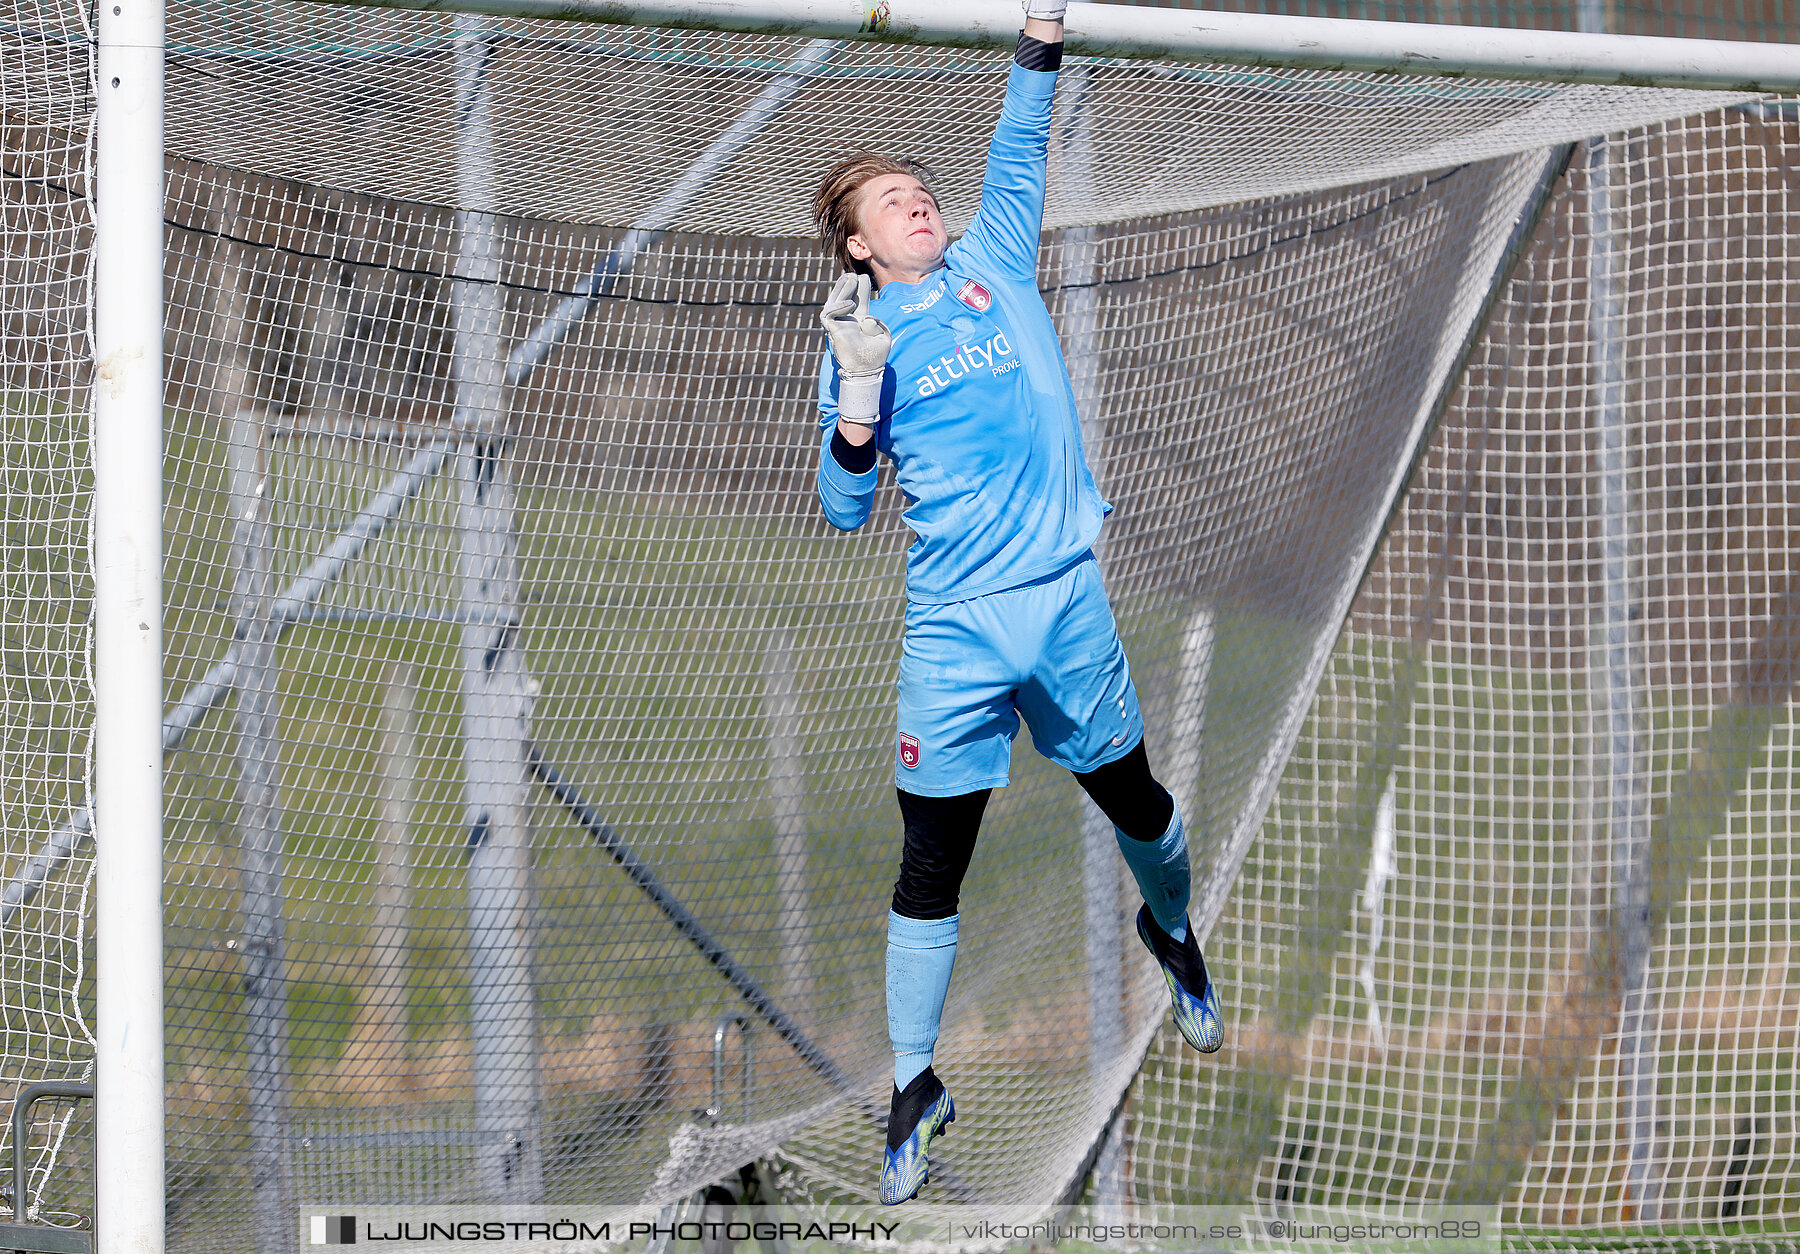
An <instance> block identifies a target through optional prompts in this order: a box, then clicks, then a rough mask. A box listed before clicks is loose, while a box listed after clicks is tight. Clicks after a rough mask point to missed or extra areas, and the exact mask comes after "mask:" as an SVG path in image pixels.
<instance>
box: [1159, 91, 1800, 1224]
mask: <svg viewBox="0 0 1800 1254" xmlns="http://www.w3.org/2000/svg"><path fill="white" fill-rule="evenodd" d="M1797 139H1800V136H1796V134H1795V129H1794V126H1793V124H1792V123H1791V122H1789V121H1784V120H1780V119H1778V118H1764V117H1759V116H1755V115H1751V116H1746V115H1744V114H1743V113H1738V112H1733V113H1726V114H1723V115H1720V114H1714V115H1710V116H1707V117H1705V118H1701V119H1695V120H1692V121H1688V122H1682V123H1675V124H1670V125H1666V126H1659V127H1654V128H1649V129H1647V130H1645V131H1641V132H1635V133H1632V134H1629V135H1625V136H1615V137H1613V139H1612V140H1611V142H1610V143H1608V144H1606V145H1605V146H1604V148H1603V149H1602V150H1601V151H1600V152H1599V153H1598V154H1596V153H1592V152H1590V153H1589V154H1587V155H1586V156H1584V157H1582V158H1578V159H1577V161H1576V162H1575V164H1574V166H1573V168H1572V169H1571V171H1570V174H1569V178H1568V181H1567V184H1566V186H1565V188H1564V190H1563V191H1562V192H1561V194H1560V195H1559V196H1558V197H1557V199H1556V201H1555V203H1554V204H1553V206H1552V208H1551V211H1550V213H1549V214H1548V215H1547V216H1546V218H1545V221H1544V223H1543V225H1542V227H1541V228H1540V230H1539V232H1538V235H1537V238H1536V239H1535V240H1534V242H1533V246H1532V250H1531V253H1530V255H1529V256H1528V258H1527V260H1526V262H1525V264H1524V265H1523V267H1522V268H1521V270H1520V272H1519V274H1518V275H1517V276H1516V277H1515V279H1514V280H1513V282H1512V283H1511V285H1510V287H1509V288H1508V290H1507V293H1506V298H1505V300H1504V301H1503V303H1502V304H1501V305H1500V306H1499V307H1498V309H1497V310H1496V312H1495V315H1494V317H1493V319H1492V321H1491V323H1490V325H1489V327H1488V329H1487V331H1486V334H1485V336H1484V339H1483V343H1482V345H1481V347H1480V349H1479V350H1478V352H1477V354H1476V355H1475V357H1474V359H1473V360H1472V362H1471V364H1470V369H1469V372H1468V375H1467V377H1466V379H1465V381H1464V383H1463V384H1462V387H1461V389H1460V391H1459V393H1458V396H1457V399H1456V401H1455V403H1454V404H1453V406H1452V407H1451V409H1450V411H1449V413H1448V414H1447V416H1446V418H1445V421H1444V423H1443V425H1442V427H1441V428H1440V429H1439V431H1438V433H1437V434H1436V436H1435V438H1434V440H1433V443H1432V448H1431V450H1430V452H1429V454H1428V455H1427V458H1426V459H1425V461H1424V463H1423V464H1422V465H1421V467H1420V468H1419V471H1418V472H1417V474H1416V476H1415V478H1414V480H1413V483H1412V486H1411V489H1410V490H1409V492H1408V494H1407V497H1406V501H1405V505H1404V507H1403V509H1402V510H1401V512H1400V514H1399V515H1398V516H1397V518H1396V519H1395V520H1394V523H1393V524H1392V526H1391V527H1390V528H1389V531H1388V535H1387V537H1386V539H1385V541H1384V543H1383V548H1382V552H1381V555H1380V557H1379V559H1378V560H1377V562H1376V564H1375V566H1374V568H1373V569H1372V571H1371V573H1370V577H1369V579H1368V581H1367V582H1366V584H1365V585H1364V588H1363V590H1362V592H1361V594H1360V597H1359V599H1358V602H1357V605H1356V608H1355V611H1354V613H1353V615H1352V617H1351V619H1350V621H1349V624H1348V626H1347V627H1346V630H1345V632H1344V633H1343V635H1342V636H1341V637H1340V638H1339V640H1338V642H1337V645H1336V649H1335V652H1334V655H1333V658H1332V663H1331V666H1330V668H1329V669H1328V671H1327V673H1326V676H1325V678H1324V680H1323V682H1322V683H1321V686H1320V688H1319V692H1318V695H1317V697H1316V698H1315V701H1314V704H1313V708H1312V711H1311V713H1310V714H1309V718H1308V725H1307V728H1306V730H1305V732H1304V733H1303V734H1302V736H1301V737H1300V740H1299V742H1298V744H1297V746H1296V749H1295V753H1294V756H1293V758H1292V759H1291V760H1290V761H1289V764H1288V767H1287V771H1286V774H1285V776H1284V779H1283V782H1282V787H1281V790H1280V793H1279V795H1278V797H1277V800H1276V801H1275V803H1274V805H1273V806H1272V807H1271V810H1270V814H1269V817H1268V819H1267V821H1266V822H1265V825H1264V827H1263V831H1262V834H1261V837H1260V839H1259V840H1258V842H1257V843H1256V845H1255V847H1254V849H1253V851H1252V853H1251V855H1250V857H1249V858H1248V859H1247V861H1246V863H1245V866H1244V871H1243V874H1242V876H1241V878H1240V880H1239V882H1238V883H1237V885H1236V886H1235V887H1234V895H1233V898H1232V900H1231V902H1230V903H1229V904H1228V905H1227V907H1226V909H1225V912H1224V914H1223V916H1222V917H1221V920H1220V923H1219V926H1218V930H1217V931H1216V932H1215V937H1216V940H1215V944H1217V945H1218V946H1219V948H1220V950H1221V952H1222V953H1224V954H1229V955H1231V956H1232V957H1231V958H1230V959H1228V961H1234V962H1235V963H1237V964H1239V965H1238V966H1237V968H1236V969H1237V970H1238V971H1239V972H1240V973H1241V976H1240V978H1241V979H1242V981H1243V992H1242V994H1241V996H1240V997H1239V998H1238V1000H1237V1001H1236V1002H1235V1004H1234V1007H1233V1011H1232V1013H1233V1015H1234V1016H1235V1017H1236V1019H1237V1031H1236V1032H1235V1033H1234V1034H1232V1035H1230V1036H1228V1044H1227V1047H1226V1048H1227V1051H1232V1050H1234V1049H1235V1053H1233V1054H1231V1058H1230V1060H1229V1061H1228V1062H1227V1064H1226V1066H1225V1067H1224V1068H1209V1067H1196V1066H1194V1065H1193V1063H1192V1060H1191V1056H1189V1057H1184V1056H1183V1055H1182V1052H1181V1049H1180V1047H1179V1044H1178V1042H1176V1041H1175V1040H1173V1039H1172V1035H1171V1034H1168V1033H1164V1034H1161V1035H1159V1036H1158V1038H1157V1040H1156V1041H1155V1042H1154V1043H1153V1045H1152V1048H1151V1050H1150V1053H1149V1056H1148V1058H1147V1061H1146V1064H1145V1067H1144V1069H1143V1071H1142V1072H1141V1074H1140V1075H1139V1077H1138V1079H1137V1080H1136V1082H1135V1084H1134V1087H1133V1091H1132V1095H1131V1098H1130V1099H1129V1108H1130V1113H1129V1115H1128V1116H1127V1121H1126V1122H1127V1128H1128V1131H1127V1133H1126V1136H1125V1139H1126V1141H1127V1143H1128V1145H1129V1146H1130V1149H1129V1151H1128V1154H1127V1157H1128V1160H1129V1162H1128V1166H1127V1168H1126V1173H1125V1174H1126V1178H1127V1183H1126V1186H1125V1188H1126V1192H1127V1194H1128V1195H1129V1196H1132V1197H1135V1198H1137V1199H1138V1200H1140V1201H1141V1202H1144V1203H1152V1204H1154V1203H1160V1204H1163V1205H1167V1204H1169V1203H1172V1202H1179V1201H1192V1200H1196V1199H1199V1198H1202V1197H1205V1198H1211V1197H1216V1196H1221V1195H1224V1196H1233V1197H1241V1198H1245V1199H1253V1200H1256V1201H1258V1202H1261V1203H1267V1204H1274V1203H1304V1202H1320V1201H1324V1200H1327V1199H1330V1200H1332V1201H1349V1202H1378V1201H1418V1200H1431V1201H1466V1202H1481V1203H1491V1202H1499V1203H1502V1204H1503V1207H1504V1210H1503V1214H1504V1216H1505V1218H1506V1219H1507V1220H1508V1221H1509V1222H1510V1223H1514V1224H1517V1225H1518V1226H1519V1233H1520V1235H1521V1236H1524V1237H1528V1238H1530V1237H1535V1238H1536V1241H1535V1242H1534V1243H1537V1242H1542V1243H1556V1242H1558V1241H1563V1242H1566V1241H1568V1240H1569V1239H1571V1234H1575V1235H1576V1236H1577V1237H1582V1236H1585V1237H1586V1238H1588V1239H1598V1238H1599V1237H1600V1235H1601V1234H1602V1233H1604V1232H1606V1231H1608V1230H1612V1231H1613V1232H1615V1233H1618V1234H1621V1235H1622V1234H1625V1233H1634V1234H1638V1235H1639V1236H1640V1240H1641V1242H1642V1243H1643V1244H1646V1245H1648V1244H1652V1243H1653V1242H1652V1240H1651V1237H1652V1236H1653V1234H1655V1233H1656V1232H1658V1231H1664V1230H1667V1231H1670V1232H1671V1233H1682V1234H1683V1237H1682V1239H1685V1240H1689V1241H1691V1240H1692V1239H1694V1238H1695V1237H1697V1236H1704V1235H1707V1234H1711V1235H1713V1236H1719V1235H1732V1234H1736V1235H1740V1236H1752V1235H1754V1233H1755V1232H1756V1231H1758V1225H1759V1224H1766V1225H1772V1226H1773V1228H1774V1230H1776V1231H1780V1230H1782V1229H1783V1228H1784V1227H1785V1226H1786V1225H1791V1223H1792V1222H1793V1220H1792V1216H1793V1214H1794V1211H1795V1198H1796V1182H1795V1179H1794V1177H1793V1174H1792V1163H1793V1161H1794V1160H1793V1154H1794V1131H1795V1128H1794V1114H1793V1104H1792V1097H1791V1093H1790V1091H1789V1089H1790V1086H1789V1085H1788V1083H1787V1081H1786V1079H1785V1077H1786V1076H1787V1075H1788V1074H1789V1073H1790V1072H1791V1069H1792V1067H1793V1065H1794V1054H1793V1042H1794V1039H1795V1038H1794V1025H1795V1015H1796V1008H1797V1003H1796V987H1795V979H1794V975H1793V968H1792V966H1791V963H1790V955H1789V946H1790V941H1789V940H1788V928H1789V923H1788V919H1789V912H1790V906H1789V904H1788V902H1789V899H1790V896H1791V894H1792V892H1793V887H1794V881H1793V878H1792V871H1791V864H1790V862H1789V861H1788V853H1787V849H1788V840H1789V837H1788V835H1787V832H1788V828H1789V826H1790V824H1791V822H1792V818H1791V812H1790V811H1791V803H1790V800H1789V789H1790V787H1791V782H1790V780H1789V770H1790V766H1789V756H1790V750H1789V740H1790V738H1791V729H1790V724H1791V722H1792V718H1793V706H1792V701H1793V684H1794V675H1793V674H1792V673H1791V672H1792V663H1791V653H1792V637H1793V629H1792V625H1791V616H1792V614H1791V607H1790V605H1789V604H1788V601H1787V596H1788V593H1787V588H1788V584H1789V576H1788V574H1787V567H1788V559H1787V558H1786V557H1785V553H1786V551H1787V548H1788V545H1789V544H1790V543H1791V542H1790V540H1789V539H1788V538H1787V537H1788V535H1789V529H1790V525H1791V524H1790V518H1789V513H1788V511H1789V510H1790V509H1791V508H1792V496H1793V490H1794V489H1793V485H1792V482H1791V481H1792V477H1793V465H1794V450H1793V448H1792V445H1791V439H1792V435H1791V432H1790V430H1789V423H1788V420H1787V418H1786V416H1785V415H1786V404H1787V403H1786V400H1785V397H1786V394H1787V392H1788V384H1787V382H1786V373H1787V362H1788V361H1789V359H1790V355H1791V354H1792V353H1793V352H1794V351H1795V349H1796V346H1797V345H1796V341H1795V339H1794V330H1793V327H1792V326H1791V325H1790V319H1789V318H1788V316H1787V310H1788V308H1789V307H1790V303H1791V300H1792V297H1791V295H1790V294H1789V291H1788V285H1789V283H1791V281H1792V280H1791V278H1789V277H1788V276H1789V273H1790V271H1791V262H1790V259H1789V253H1790V251H1791V244H1790V239H1791V232H1792V229H1793V225H1794V223H1793V219H1792V215H1793V213H1794V212H1795V209H1796V206H1795V202H1794V200H1793V197H1792V192H1791V190H1790V188H1789V185H1788V180H1787V177H1786V173H1785V170H1786V168H1787V167H1788V165H1789V163H1790V162H1791V161H1792V159H1793V147H1794V144H1795V143H1796V140H1797ZM1596 161H1603V162H1604V163H1605V164H1603V165H1599V166H1596V164H1595V162H1596ZM1599 171H1604V174H1605V180H1606V184H1607V196H1606V198H1605V204H1606V207H1607V208H1608V209H1610V213H1596V212H1594V210H1595V204H1596V193H1595V183H1596V179H1597V172H1599ZM1596 223H1604V224H1606V226H1605V227H1604V229H1600V230H1596V226H1595V224H1596ZM1596 255H1600V256H1611V258H1612V259H1613V260H1612V264H1611V265H1610V267H1609V268H1605V269H1603V271H1602V277H1603V279H1606V277H1607V276H1608V275H1610V280H1609V281H1610V283H1611V284H1612V286H1613V287H1614V289H1615V292H1614V302H1615V308H1616V311H1617V312H1616V316H1615V317H1614V318H1613V319H1610V320H1608V319H1604V318H1600V317H1599V316H1598V315H1597V314H1596V306H1598V305H1602V302H1600V301H1598V300H1596V299H1594V283H1593V275H1594V273H1595V269H1594V267H1595V261H1594V259H1595V257H1596ZM1608 324H1610V327H1609V325H1608ZM1609 343H1610V344H1612V345H1613V346H1614V351H1616V352H1618V353H1619V354H1620V355H1621V356H1622V359H1623V361H1624V362H1625V363H1626V368H1625V371H1624V374H1623V378H1622V379H1621V381H1620V382H1621V386H1619V387H1618V388H1617V389H1616V390H1615V391H1614V392H1613V393H1612V394H1610V395H1609V393H1608V392H1607V389H1606V388H1605V387H1604V386H1603V385H1602V384H1600V383H1598V382H1597V379H1598V378H1599V377H1601V376H1603V374H1604V371H1603V362H1602V360H1601V355H1602V352H1603V351H1604V346H1605V345H1607V344H1609ZM1609 439H1610V444H1609ZM1609 457H1610V461H1609ZM1609 467H1610V468H1611V469H1612V470H1613V471H1614V473H1615V475H1616V477H1615V478H1613V479H1612V480H1611V481H1610V482H1609V476H1608V469H1609ZM1621 610H1623V611H1624V613H1623V622H1622V624H1621V615H1620V611H1621ZM1609 614H1610V616H1609ZM1609 625H1610V626H1611V627H1612V631H1611V633H1610V634H1609V633H1608V631H1607V628H1608V626H1609ZM1621 715H1622V716H1623V717H1621ZM1634 907H1635V908H1634ZM1634 918H1641V924H1640V925H1639V926H1636V927H1634V926H1633V919H1634ZM1396 1094H1405V1095H1406V1096H1405V1099H1404V1100H1401V1101H1396V1100H1394V1095H1396ZM1652 1221H1654V1222H1652ZM1658 1225H1660V1227H1659V1226H1658ZM1777 1243H1779V1239H1778V1241H1777Z"/></svg>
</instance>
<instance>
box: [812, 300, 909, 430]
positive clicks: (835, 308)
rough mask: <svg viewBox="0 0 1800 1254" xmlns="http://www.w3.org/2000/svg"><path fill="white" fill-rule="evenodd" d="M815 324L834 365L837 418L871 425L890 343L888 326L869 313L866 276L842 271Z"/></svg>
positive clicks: (876, 413)
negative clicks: (825, 339)
mask: <svg viewBox="0 0 1800 1254" xmlns="http://www.w3.org/2000/svg"><path fill="white" fill-rule="evenodd" d="M819 324H820V325H821V326H823V327H824V328H825V334H826V335H827V336H829V337H830V338H831V355H832V356H833V357H836V358H837V364H838V417H840V418H842V419H843V420H844V421H845V422H854V423H860V424H861V425H863V426H865V427H869V426H873V425H875V423H877V422H879V421H880V420H881V375H882V372H883V371H884V370H886V369H887V355H888V349H889V348H890V347H892V345H893V342H894V337H893V334H892V333H891V332H890V331H889V330H888V329H887V324H886V323H884V322H882V320H881V319H880V318H877V317H875V316H874V315H873V314H871V313H870V312H869V276H868V275H866V274H846V275H845V276H844V277H843V278H841V279H839V280H838V281H837V283H836V285H835V286H833V287H832V289H831V295H830V296H829V297H827V298H826V300H825V308H823V309H821V310H820V311H819Z"/></svg>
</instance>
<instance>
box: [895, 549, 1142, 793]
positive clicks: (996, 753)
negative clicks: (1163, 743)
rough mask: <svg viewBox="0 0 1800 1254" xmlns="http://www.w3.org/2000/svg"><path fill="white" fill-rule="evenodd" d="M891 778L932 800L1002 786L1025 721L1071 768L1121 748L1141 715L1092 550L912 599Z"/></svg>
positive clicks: (1089, 765) (1047, 752) (1048, 751)
mask: <svg viewBox="0 0 1800 1254" xmlns="http://www.w3.org/2000/svg"><path fill="white" fill-rule="evenodd" d="M899 686H900V727H899V737H898V742H897V744H896V745H895V751H894V783H895V784H896V785H897V786H898V787H900V788H902V789H904V790H905V791H906V792H910V793H917V794H919V795H920V796H925V797H954V796H957V795H959V794H961V793H966V792H975V791H976V790H977V789H981V788H1004V787H1005V786H1006V782H1007V769H1008V767H1009V766H1010V765H1011V762H1012V740H1013V736H1015V735H1016V734H1017V733H1018V730H1019V719H1020V717H1021V716H1023V718H1024V720H1025V725H1026V726H1027V727H1029V728H1030V729H1031V742H1032V744H1033V745H1034V746H1036V748H1037V751H1038V752H1039V753H1041V754H1043V755H1044V756H1045V757H1046V758H1049V759H1050V760H1051V761H1052V762H1054V763H1056V764H1057V765H1058V766H1062V767H1067V768H1068V769H1069V770H1071V771H1091V770H1094V769H1096V768H1097V767H1101V766H1105V765H1106V764H1107V763H1108V762H1111V761H1113V760H1114V759H1117V758H1122V757H1124V756H1125V755H1126V754H1127V753H1129V752H1130V751H1131V749H1132V748H1133V747H1134V746H1136V744H1137V742H1138V741H1139V740H1141V739H1143V735H1144V719H1143V715H1142V714H1140V713H1139V711H1138V699H1137V690H1136V689H1135V688H1133V687H1132V684H1131V667H1130V666H1129V665H1128V664H1127V663H1126V661H1125V646H1124V645H1123V644H1121V643H1120V642H1119V629H1118V627H1117V626H1116V625H1115V624H1114V622H1113V615H1112V607H1111V606H1110V605H1108V604H1107V601H1106V589H1105V588H1104V587H1103V586H1102V585H1101V582H1100V567H1099V565H1098V563H1096V562H1095V561H1094V558H1093V555H1092V554H1088V555H1087V556H1086V557H1083V558H1082V559H1081V560H1080V561H1078V562H1076V563H1075V564H1074V565H1073V566H1070V567H1068V568H1066V569H1064V570H1062V571H1059V572H1058V573H1056V574H1054V575H1050V576H1047V577H1046V578H1044V579H1040V580H1038V581H1037V582H1036V583H1029V584H1026V585H1025V586H1024V587H1022V588H1009V589H1007V590H1006V591H1005V592H992V593H989V594H988V595H987V596H983V597H975V598H973V599H972V600H968V601H957V602H954V603H952V604H950V605H916V604H910V603H909V604H908V605H907V607H906V639H905V642H904V644H903V645H902V648H901V654H900V685H899Z"/></svg>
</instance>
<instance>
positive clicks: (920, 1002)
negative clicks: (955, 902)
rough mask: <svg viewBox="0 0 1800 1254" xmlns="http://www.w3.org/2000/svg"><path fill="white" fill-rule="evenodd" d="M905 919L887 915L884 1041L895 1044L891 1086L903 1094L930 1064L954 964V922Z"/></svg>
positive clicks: (950, 919) (955, 917)
mask: <svg viewBox="0 0 1800 1254" xmlns="http://www.w3.org/2000/svg"><path fill="white" fill-rule="evenodd" d="M959 918H961V916H960V915H955V914H953V915H951V916H950V917H949V918H947V919H909V918H907V917H906V916H905V915H901V914H895V913H894V912H893V911H892V910H890V911H888V941H887V1013H888V1039H889V1040H891V1041H892V1042H893V1045H894V1087H895V1088H897V1089H904V1088H905V1087H906V1086H907V1085H909V1084H911V1083H912V1082H913V1080H914V1079H915V1078H917V1076H918V1075H919V1073H920V1072H922V1071H924V1070H925V1068H927V1067H929V1066H930V1065H931V1054H932V1051H933V1050H934V1049H936V1048H937V1038H938V1021H939V1020H940V1019H942V1018H943V1017H944V995H945V994H946V993H948V992H949V991H950V969H951V968H952V967H954V966H955V965H956V921H957V920H958V919H959Z"/></svg>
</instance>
